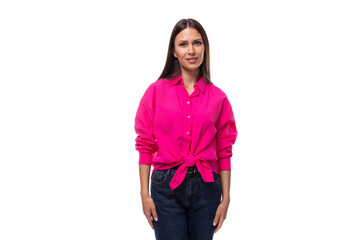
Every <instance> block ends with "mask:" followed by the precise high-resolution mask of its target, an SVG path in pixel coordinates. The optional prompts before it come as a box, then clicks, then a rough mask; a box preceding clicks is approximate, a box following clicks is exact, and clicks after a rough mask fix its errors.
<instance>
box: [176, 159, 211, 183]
mask: <svg viewBox="0 0 360 240" xmlns="http://www.w3.org/2000/svg"><path fill="white" fill-rule="evenodd" d="M179 160H180V162H182V164H181V165H180V167H179V168H178V169H177V170H176V173H175V175H174V177H173V179H172V180H171V181H170V188H171V189H172V190H174V189H175V188H177V187H178V186H179V185H180V184H181V183H182V182H183V181H184V179H185V176H186V173H187V170H188V167H193V166H196V167H197V169H198V170H199V172H200V174H201V176H202V178H203V180H204V181H205V182H214V176H213V173H212V170H211V168H210V166H209V164H208V163H207V162H206V160H205V159H203V158H202V157H201V156H194V155H192V154H187V155H183V156H182V157H181V159H179Z"/></svg>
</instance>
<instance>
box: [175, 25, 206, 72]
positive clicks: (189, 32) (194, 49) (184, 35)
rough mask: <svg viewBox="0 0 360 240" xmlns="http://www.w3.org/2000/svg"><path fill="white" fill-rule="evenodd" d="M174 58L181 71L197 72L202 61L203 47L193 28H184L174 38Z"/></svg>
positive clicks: (197, 33)
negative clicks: (177, 61)
mask: <svg viewBox="0 0 360 240" xmlns="http://www.w3.org/2000/svg"><path fill="white" fill-rule="evenodd" d="M174 45H175V49H174V51H173V54H174V57H176V58H177V59H178V60H179V63H180V67H181V70H187V71H194V70H198V69H199V67H200V65H201V63H202V62H203V60H204V52H205V46H204V42H203V39H202V37H201V35H200V33H199V32H198V31H197V30H196V29H194V28H185V29H184V30H182V31H181V32H180V33H179V34H178V35H177V36H176V37H175V42H174Z"/></svg>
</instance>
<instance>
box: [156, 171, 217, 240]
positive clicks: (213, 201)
mask: <svg viewBox="0 0 360 240" xmlns="http://www.w3.org/2000/svg"><path fill="white" fill-rule="evenodd" d="M175 172H176V170H175V169H168V170H155V171H154V172H153V173H152V175H151V197H152V198H153V200H154V203H155V207H156V212H157V214H158V221H157V222H156V221H155V220H153V223H154V227H155V236H156V239H157V240H211V239H213V236H214V229H215V227H214V226H213V220H214V218H215V213H216V209H217V207H218V205H219V203H220V200H221V182H220V176H219V175H218V174H217V173H215V172H213V174H214V180H215V182H210V183H207V182H204V180H203V179H202V178H201V175H200V173H199V172H197V173H191V174H187V175H186V177H185V179H184V181H183V182H182V183H181V185H180V186H179V187H177V188H176V189H174V191H172V190H171V188H170V186H169V182H170V181H171V179H172V178H173V176H174V174H175Z"/></svg>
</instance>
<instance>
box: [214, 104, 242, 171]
mask: <svg viewBox="0 0 360 240" xmlns="http://www.w3.org/2000/svg"><path fill="white" fill-rule="evenodd" d="M216 126H217V133H216V154H217V157H218V163H219V170H220V171H221V170H231V161H230V159H231V157H232V146H233V144H234V143H235V141H236V138H237V135H238V133H237V129H236V124H235V117H234V113H233V111H232V108H231V104H230V102H229V100H228V98H227V97H226V98H225V99H224V101H223V104H222V107H221V110H220V113H219V118H218V121H217V124H216Z"/></svg>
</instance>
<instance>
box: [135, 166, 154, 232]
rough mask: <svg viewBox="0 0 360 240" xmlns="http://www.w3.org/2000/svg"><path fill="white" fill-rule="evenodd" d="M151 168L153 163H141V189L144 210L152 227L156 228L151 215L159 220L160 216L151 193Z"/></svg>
mask: <svg viewBox="0 0 360 240" xmlns="http://www.w3.org/2000/svg"><path fill="white" fill-rule="evenodd" d="M150 169H151V165H149V164H139V174H140V189H141V190H140V194H141V201H142V205H143V212H144V215H145V216H146V219H147V220H148V222H149V224H150V226H151V228H152V229H154V225H153V223H152V220H151V217H153V218H154V220H155V221H157V220H158V216H157V213H156V208H155V204H154V201H153V199H152V198H151V196H150V193H149V177H150Z"/></svg>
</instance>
